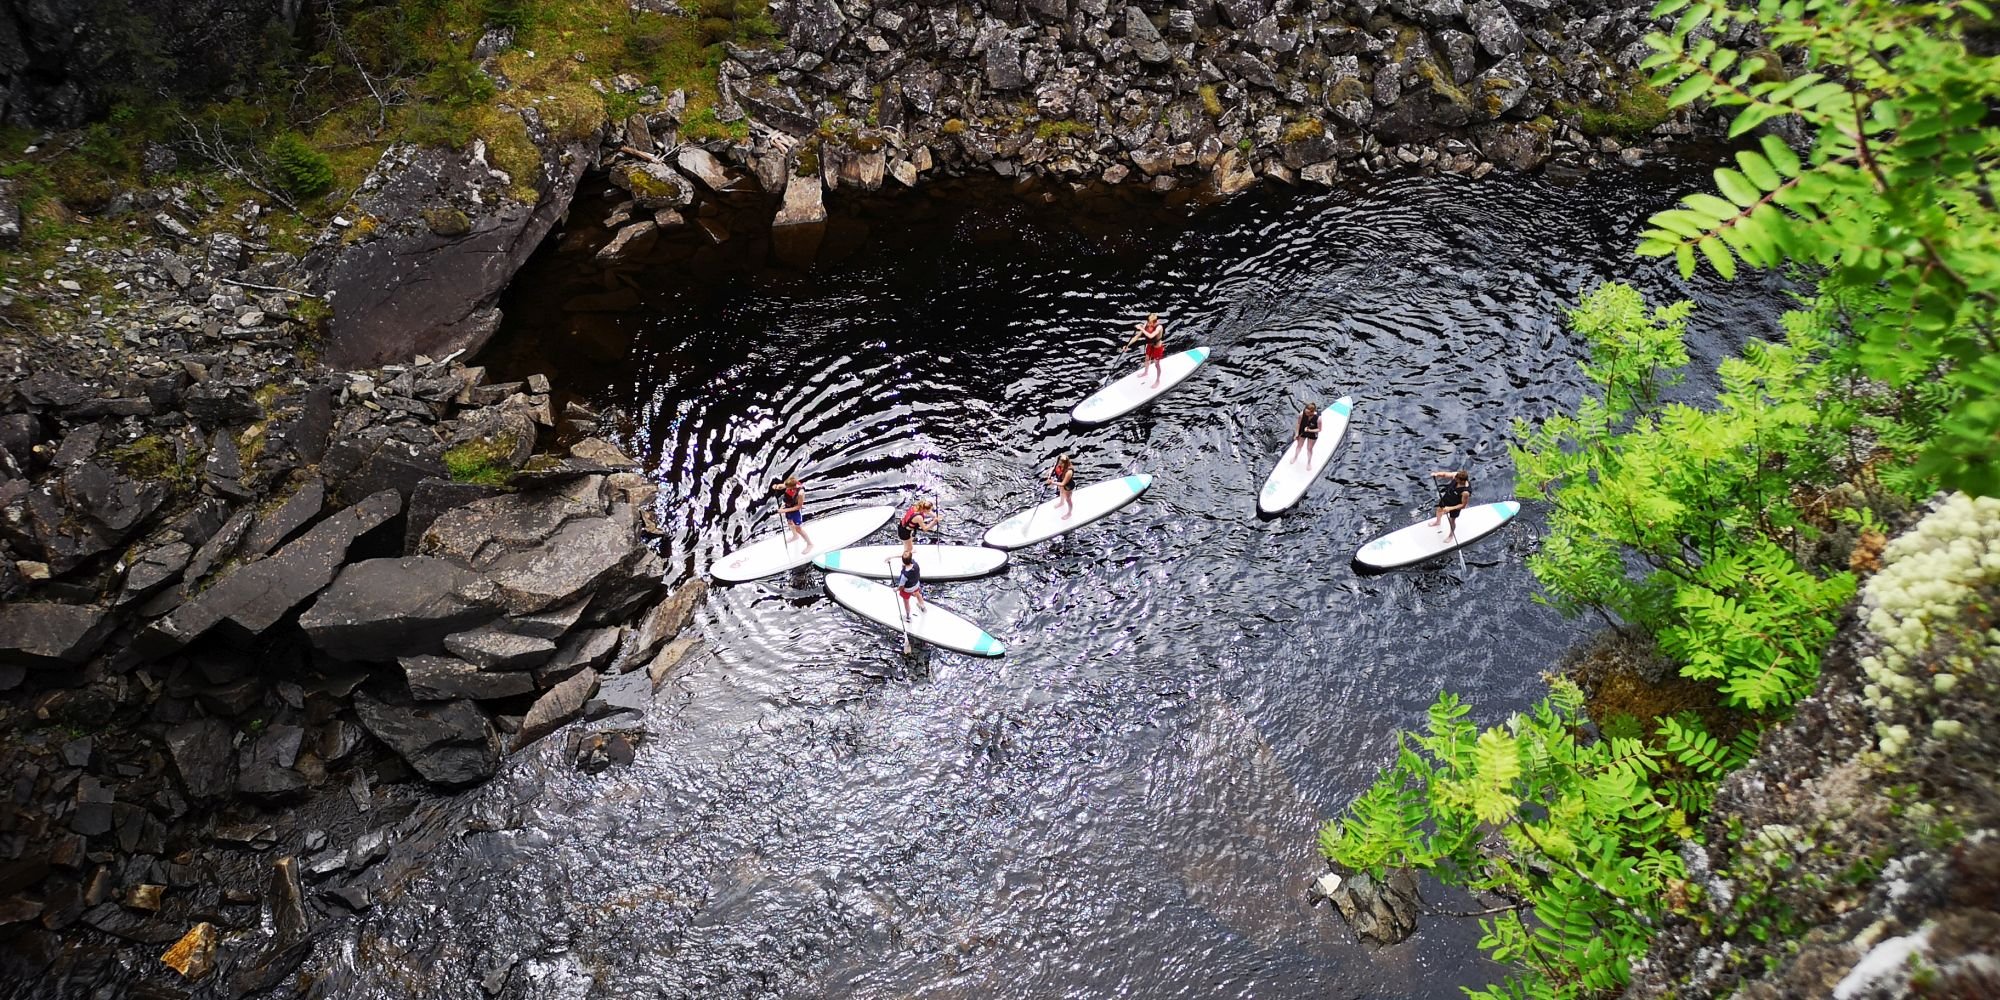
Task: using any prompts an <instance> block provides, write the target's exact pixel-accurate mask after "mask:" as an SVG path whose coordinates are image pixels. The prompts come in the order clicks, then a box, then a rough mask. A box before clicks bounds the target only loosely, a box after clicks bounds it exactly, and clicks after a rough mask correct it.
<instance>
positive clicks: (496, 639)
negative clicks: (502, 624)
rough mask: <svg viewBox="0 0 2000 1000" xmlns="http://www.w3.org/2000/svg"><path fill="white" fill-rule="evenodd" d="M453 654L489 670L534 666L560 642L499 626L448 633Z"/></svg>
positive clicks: (550, 654) (447, 642) (447, 638)
mask: <svg viewBox="0 0 2000 1000" xmlns="http://www.w3.org/2000/svg"><path fill="white" fill-rule="evenodd" d="M444 648H445V649H447V650H449V651H450V652H451V653H452V655H454V656H457V657H459V658H461V659H463V660H466V661H468V662H470V663H473V664H476V665H478V666H481V667H484V668H486V669H488V670H532V669H534V668H535V667H538V666H540V665H542V664H543V663H546V662H548V659H549V657H551V656H553V655H555V651H556V644H555V643H553V642H551V641H549V640H547V639H541V638H536V637H533V636H526V635H516V634H514V633H512V632H506V631H502V630H500V629H496V628H484V629H479V630H476V631H472V632H460V633H457V634H455V635H448V636H445V640H444Z"/></svg>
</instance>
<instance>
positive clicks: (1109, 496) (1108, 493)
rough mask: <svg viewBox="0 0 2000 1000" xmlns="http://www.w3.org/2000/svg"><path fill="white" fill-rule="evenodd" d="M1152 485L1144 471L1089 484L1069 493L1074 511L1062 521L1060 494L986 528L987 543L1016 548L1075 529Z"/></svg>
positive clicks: (1151, 478) (1098, 517)
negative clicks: (1067, 518)
mask: <svg viewBox="0 0 2000 1000" xmlns="http://www.w3.org/2000/svg"><path fill="white" fill-rule="evenodd" d="M1151 485H1153V477H1152V476H1149V475H1147V474H1145V473H1143V472H1141V473H1137V474H1134V475H1130V476H1121V477H1119V478H1117V479H1108V480H1105V481H1104V482H1101V483H1092V484H1090V485H1089V486H1085V487H1082V488H1080V489H1074V490H1071V491H1070V493H1069V497H1070V501H1071V504H1072V507H1073V508H1074V510H1073V513H1071V514H1070V517H1069V520H1063V502H1062V497H1061V496H1060V495H1057V496H1055V497H1052V498H1050V499H1049V501H1048V502H1047V503H1041V504H1036V505H1035V506H1033V507H1030V508H1028V509H1027V510H1024V511H1021V512H1020V513H1018V514H1015V515H1014V516H1012V517H1010V518H1008V519H1006V520H1005V521H1002V522H1000V523H999V524H996V525H994V526H993V527H991V528H988V529H986V538H985V541H986V544H988V545H991V546H993V547H994V548H997V549H1018V548H1022V547H1023V546H1028V545H1033V544H1035V543H1036V542H1043V541H1047V540H1049V539H1051V538H1054V537H1056V536H1057V535H1060V534H1064V533H1066V532H1071V531H1075V530H1076V529H1078V528H1081V527H1083V526H1084V525H1086V524H1089V523H1091V522H1093V521H1096V520H1099V519H1100V518H1103V517H1105V516H1106V515H1109V514H1110V513H1112V512H1113V511H1116V510H1117V509H1118V508H1120V507H1123V506H1125V505H1126V504H1128V503H1131V502H1132V501H1134V500H1137V499H1139V494H1141V493H1144V492H1146V488H1147V487H1149V486H1151Z"/></svg>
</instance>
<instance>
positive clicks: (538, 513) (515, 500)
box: [417, 478, 607, 569]
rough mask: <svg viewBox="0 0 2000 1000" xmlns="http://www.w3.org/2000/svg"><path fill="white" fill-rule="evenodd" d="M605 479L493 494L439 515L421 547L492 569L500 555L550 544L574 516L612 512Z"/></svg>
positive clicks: (431, 553)
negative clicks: (551, 539) (609, 507)
mask: <svg viewBox="0 0 2000 1000" xmlns="http://www.w3.org/2000/svg"><path fill="white" fill-rule="evenodd" d="M603 490H604V481H603V480H602V479H598V478H584V479H580V480H576V481H574V482H570V483H566V484H564V485H562V486H560V487H558V488H556V489H550V490H542V491H537V492H535V493H514V494H506V495H501V496H494V497H490V498H487V499H482V500H474V501H472V502H470V503H467V504H464V505H462V506H459V507H456V508H454V509H452V510H450V511H447V512H445V513H444V514H441V515H439V516H438V518H437V519H436V520H435V521H433V522H432V523H431V526H430V529H429V530H428V531H426V532H424V535H423V541H422V544H421V546H420V547H419V548H418V550H417V551H418V552H419V553H421V554H423V555H427V556H437V557H439V558H443V559H450V560H453V561H455V562H458V563H460V564H463V565H466V566H470V567H472V568H474V569H487V568H490V567H491V566H493V565H494V564H495V563H496V562H498V561H500V560H501V559H503V558H505V557H507V556H509V555H513V554H517V553H521V552H526V551H531V550H535V549H539V548H543V547H545V545H546V543H547V542H548V540H549V539H550V538H552V537H554V535H555V534H556V532H557V531H559V530H560V529H561V528H562V527H563V526H564V525H565V524H568V523H570V522H571V521H575V520H579V519H583V518H591V517H601V516H602V515H604V514H605V513H606V512H607V506H606V504H605V502H604V499H603Z"/></svg>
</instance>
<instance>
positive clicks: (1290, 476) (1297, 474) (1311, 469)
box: [1257, 396, 1354, 514]
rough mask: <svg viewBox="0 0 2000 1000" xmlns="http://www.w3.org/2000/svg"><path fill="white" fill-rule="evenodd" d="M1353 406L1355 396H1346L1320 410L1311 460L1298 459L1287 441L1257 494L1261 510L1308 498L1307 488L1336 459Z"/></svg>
mask: <svg viewBox="0 0 2000 1000" xmlns="http://www.w3.org/2000/svg"><path fill="white" fill-rule="evenodd" d="M1353 409H1354V397H1352V396H1342V397H1340V398H1339V399H1336V400H1334V401H1333V402H1331V403H1328V404H1327V407H1326V409H1324V410H1322V411H1320V415H1319V440H1318V441H1315V442H1313V454H1312V461H1311V462H1310V463H1308V462H1307V461H1306V460H1305V456H1303V455H1300V456H1297V458H1296V459H1295V458H1294V456H1293V454H1292V447H1293V446H1292V443H1291V442H1286V444H1285V450H1284V451H1282V452H1280V453H1279V454H1278V467H1277V468H1275V469H1272V470H1271V475H1270V476H1269V477H1267V478H1266V479H1265V480H1264V489H1263V491H1262V492H1260V493H1258V494H1257V509H1258V510H1259V511H1262V512H1264V513H1266V514H1276V513H1277V512H1279V511H1281V510H1286V509H1289V508H1290V507H1291V506H1292V505H1293V504H1295V503H1298V502H1299V501H1300V500H1301V499H1303V498H1304V497H1305V495H1306V490H1308V489H1311V488H1312V484H1313V480H1315V479H1318V478H1319V474H1320V473H1321V472H1324V471H1326V463H1327V462H1329V461H1332V459H1333V453H1334V451H1335V450H1337V449H1338V448H1339V447H1340V439H1341V438H1342V437H1343V436H1345V435H1346V434H1347V415H1348V413H1350V412H1351V411H1353ZM1294 426H1297V425H1296V424H1295V425H1294Z"/></svg>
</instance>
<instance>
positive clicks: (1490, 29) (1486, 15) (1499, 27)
mask: <svg viewBox="0 0 2000 1000" xmlns="http://www.w3.org/2000/svg"><path fill="white" fill-rule="evenodd" d="M1465 22H1466V23H1467V24H1469V25H1471V26H1472V33H1473V35H1475V36H1476V37H1477V38H1478V39H1479V47H1480V48H1482V49H1485V50H1486V54H1487V55H1490V56H1494V57H1495V58H1502V57H1506V56H1514V55H1520V54H1521V49H1522V47H1523V46H1524V45H1525V42H1524V40H1523V39H1522V37H1521V26H1520V24H1518V23H1516V22H1515V20H1514V15H1513V14H1512V13H1510V12H1509V11H1508V10H1507V7H1506V5H1504V4H1502V3H1500V2H1499V0H1479V2H1478V3H1475V4H1473V5H1472V6H1471V7H1469V8H1467V9H1466V12H1465Z"/></svg>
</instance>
